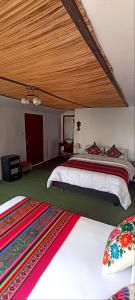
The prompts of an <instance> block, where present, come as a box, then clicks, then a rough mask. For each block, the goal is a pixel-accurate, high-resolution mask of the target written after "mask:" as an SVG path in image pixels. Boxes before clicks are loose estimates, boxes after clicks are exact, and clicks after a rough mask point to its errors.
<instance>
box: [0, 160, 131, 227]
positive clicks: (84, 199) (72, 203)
mask: <svg viewBox="0 0 135 300" xmlns="http://www.w3.org/2000/svg"><path fill="white" fill-rule="evenodd" d="M59 162H60V161H59V159H54V160H52V161H49V162H47V163H45V164H44V165H42V166H39V167H34V168H33V170H32V172H29V173H27V174H24V175H23V176H22V177H21V178H20V179H18V180H16V181H12V182H6V181H0V203H1V204H2V203H4V202H5V201H7V200H9V199H11V198H13V197H15V196H18V195H27V196H30V197H33V198H36V199H38V200H41V201H44V202H48V203H51V204H55V205H56V206H58V207H61V208H64V209H67V210H69V211H72V212H74V213H78V214H80V215H82V216H85V217H88V218H91V219H94V220H97V221H101V222H104V223H107V224H111V225H118V224H119V223H120V222H121V220H122V219H124V218H125V217H128V216H130V215H132V214H134V213H135V183H130V185H129V191H130V194H131V199H132V205H131V206H130V207H129V208H128V209H127V211H126V210H124V208H122V207H121V205H119V206H114V205H113V203H112V202H111V201H107V200H106V199H104V198H103V197H101V196H95V195H93V194H91V195H85V194H83V193H75V192H62V191H60V189H58V188H56V187H51V188H49V189H47V188H46V182H47V178H48V177H49V175H50V173H51V171H52V170H53V168H54V167H55V166H56V165H58V164H59Z"/></svg>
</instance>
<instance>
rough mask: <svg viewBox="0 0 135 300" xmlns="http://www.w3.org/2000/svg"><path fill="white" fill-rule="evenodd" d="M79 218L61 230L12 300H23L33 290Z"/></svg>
mask: <svg viewBox="0 0 135 300" xmlns="http://www.w3.org/2000/svg"><path fill="white" fill-rule="evenodd" d="M79 218H80V216H78V215H74V216H73V217H72V218H71V219H70V221H69V222H68V224H67V225H66V226H65V227H64V228H63V230H62V232H61V233H60V234H59V236H58V237H57V239H56V240H55V242H54V243H53V244H52V245H51V246H50V248H49V249H48V251H47V253H45V255H44V256H43V257H42V259H41V260H40V262H39V263H38V264H37V266H36V267H35V269H34V270H33V272H32V273H31V274H30V275H29V277H28V278H27V279H26V280H25V282H24V283H23V285H22V286H21V287H20V289H19V290H18V291H17V293H16V295H15V296H14V297H13V298H12V299H13V300H18V299H23V300H25V299H26V298H27V297H28V295H29V294H30V292H31V291H32V289H33V288H34V286H35V284H36V283H37V281H38V279H39V278H40V276H41V275H42V273H43V272H44V271H45V269H46V268H47V266H48V265H49V263H50V262H51V260H52V259H53V257H54V255H55V254H56V252H57V251H58V249H59V248H60V247H61V245H62V244H63V242H64V241H65V239H66V238H67V236H68V235H69V233H70V231H71V230H72V228H73V227H74V225H75V224H76V222H77V221H78V220H79Z"/></svg>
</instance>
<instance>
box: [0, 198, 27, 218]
mask: <svg viewBox="0 0 135 300" xmlns="http://www.w3.org/2000/svg"><path fill="white" fill-rule="evenodd" d="M30 199H31V198H30V197H25V198H23V199H22V200H21V201H19V202H18V203H16V204H15V205H13V206H12V207H10V208H9V209H7V210H6V211H4V212H3V213H2V214H1V215H0V217H1V218H4V217H5V216H7V215H8V214H9V213H10V212H12V211H14V210H15V209H16V208H17V207H19V206H21V205H22V204H23V203H24V202H26V201H28V200H30Z"/></svg>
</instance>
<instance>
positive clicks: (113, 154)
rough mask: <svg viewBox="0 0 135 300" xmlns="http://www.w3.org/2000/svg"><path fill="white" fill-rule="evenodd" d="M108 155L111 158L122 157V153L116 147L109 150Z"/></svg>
mask: <svg viewBox="0 0 135 300" xmlns="http://www.w3.org/2000/svg"><path fill="white" fill-rule="evenodd" d="M106 154H107V155H108V156H109V157H116V158H118V157H120V156H121V155H122V153H121V152H120V151H119V150H118V149H117V148H116V147H115V145H113V146H112V147H111V148H110V149H108V151H107V152H106Z"/></svg>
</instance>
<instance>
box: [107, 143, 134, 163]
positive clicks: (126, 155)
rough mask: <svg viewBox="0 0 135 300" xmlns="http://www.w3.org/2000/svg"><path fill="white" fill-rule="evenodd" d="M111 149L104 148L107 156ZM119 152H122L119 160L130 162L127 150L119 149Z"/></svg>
mask: <svg viewBox="0 0 135 300" xmlns="http://www.w3.org/2000/svg"><path fill="white" fill-rule="evenodd" d="M109 149H110V147H108V146H106V147H105V148H104V155H107V151H108V150H109ZM117 149H118V150H119V152H121V154H120V156H119V158H121V159H126V160H128V151H127V150H126V149H122V148H117Z"/></svg>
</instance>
